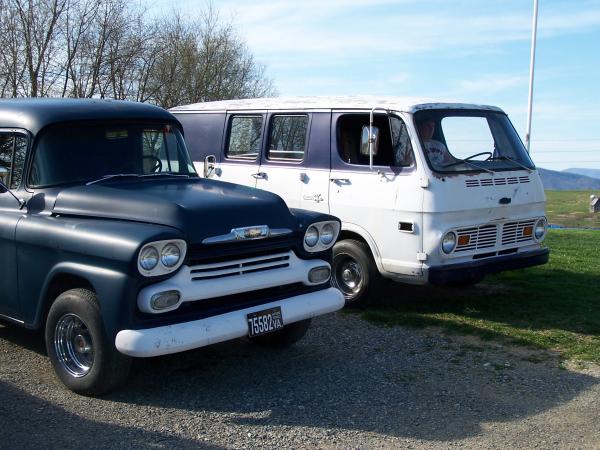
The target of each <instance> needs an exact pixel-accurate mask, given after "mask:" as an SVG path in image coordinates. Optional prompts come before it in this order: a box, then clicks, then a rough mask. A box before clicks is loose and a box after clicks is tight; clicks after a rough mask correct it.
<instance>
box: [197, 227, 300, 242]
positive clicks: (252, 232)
mask: <svg viewBox="0 0 600 450" xmlns="http://www.w3.org/2000/svg"><path fill="white" fill-rule="evenodd" d="M292 233H293V231H292V230H290V229H289V228H273V229H272V230H271V229H269V227H268V226H267V225H256V226H253V227H243V228H234V229H232V230H231V231H230V232H229V233H227V234H221V235H219V236H211V237H207V238H205V239H203V240H202V243H203V244H209V245H211V244H224V243H227V242H235V241H240V240H244V241H254V240H258V239H267V238H270V237H278V236H286V235H288V234H292Z"/></svg>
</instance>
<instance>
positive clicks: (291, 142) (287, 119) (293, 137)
mask: <svg viewBox="0 0 600 450" xmlns="http://www.w3.org/2000/svg"><path fill="white" fill-rule="evenodd" d="M307 129H308V116H306V115H294V116H284V115H281V116H273V119H272V120H271V133H270V135H269V149H268V153H267V158H268V159H280V160H281V159H283V160H291V161H301V160H302V159H303V158H304V151H305V149H306V131H307Z"/></svg>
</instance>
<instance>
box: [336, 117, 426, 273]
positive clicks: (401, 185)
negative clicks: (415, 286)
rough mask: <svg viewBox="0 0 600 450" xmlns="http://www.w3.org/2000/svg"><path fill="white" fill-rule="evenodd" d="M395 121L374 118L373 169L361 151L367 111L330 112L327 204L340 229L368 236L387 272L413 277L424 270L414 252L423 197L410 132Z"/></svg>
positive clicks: (418, 248) (418, 243) (418, 247)
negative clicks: (376, 137) (352, 229)
mask: <svg viewBox="0 0 600 450" xmlns="http://www.w3.org/2000/svg"><path fill="white" fill-rule="evenodd" d="M394 117H395V118H394V122H393V127H392V128H391V127H390V125H391V123H392V122H391V121H390V120H388V117H387V116H386V115H385V114H376V115H375V125H376V126H377V128H378V129H379V133H380V134H379V151H378V153H377V155H376V156H375V157H374V159H373V169H372V170H371V169H370V167H369V156H368V152H367V154H364V152H362V151H361V141H362V133H363V130H362V129H363V127H364V126H367V127H368V124H369V113H368V112H367V113H351V112H348V113H334V114H333V117H332V119H333V120H332V132H331V142H332V144H331V155H332V156H331V157H332V169H331V176H330V180H331V181H330V183H331V184H330V190H329V204H330V210H331V214H333V215H335V216H338V217H339V218H340V219H342V222H344V225H346V226H349V227H356V228H358V229H362V230H365V231H366V232H367V233H368V234H369V235H370V236H371V238H372V239H373V240H374V242H375V245H376V251H377V252H378V253H379V255H380V258H381V264H382V266H383V268H384V269H385V270H386V271H389V272H394V273H397V274H401V275H406V276H407V277H414V276H419V275H421V268H422V263H421V262H420V261H419V260H418V259H417V253H419V252H421V247H422V240H421V230H422V203H423V193H422V189H421V188H420V187H419V180H418V177H417V176H415V175H416V167H415V163H414V157H413V153H412V147H411V145H410V137H409V136H408V131H407V130H406V127H405V125H404V122H403V121H402V119H401V118H400V117H396V116H394ZM390 129H392V132H391V133H390ZM392 135H393V138H392V137H391V136H392ZM392 142H394V145H392ZM374 256H376V255H374Z"/></svg>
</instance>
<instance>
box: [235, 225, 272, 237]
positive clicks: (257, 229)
mask: <svg viewBox="0 0 600 450" xmlns="http://www.w3.org/2000/svg"><path fill="white" fill-rule="evenodd" d="M231 232H232V233H233V234H235V237H236V239H260V238H265V237H267V236H268V235H269V227H268V226H267V225H258V226H254V227H244V228H234V229H233V230H231Z"/></svg>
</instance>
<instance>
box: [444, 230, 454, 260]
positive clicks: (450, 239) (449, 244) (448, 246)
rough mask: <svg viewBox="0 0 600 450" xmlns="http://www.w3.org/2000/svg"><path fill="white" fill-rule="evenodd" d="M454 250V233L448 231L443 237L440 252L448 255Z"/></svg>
mask: <svg viewBox="0 0 600 450" xmlns="http://www.w3.org/2000/svg"><path fill="white" fill-rule="evenodd" d="M455 248H456V233H455V232H454V231H450V232H448V233H446V234H445V235H444V238H443V239H442V251H443V252H444V253H445V254H447V255H449V254H450V253H452V252H453V251H454V249H455Z"/></svg>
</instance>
